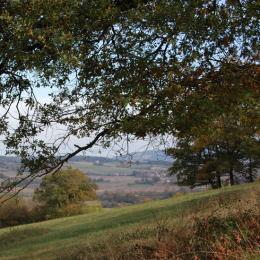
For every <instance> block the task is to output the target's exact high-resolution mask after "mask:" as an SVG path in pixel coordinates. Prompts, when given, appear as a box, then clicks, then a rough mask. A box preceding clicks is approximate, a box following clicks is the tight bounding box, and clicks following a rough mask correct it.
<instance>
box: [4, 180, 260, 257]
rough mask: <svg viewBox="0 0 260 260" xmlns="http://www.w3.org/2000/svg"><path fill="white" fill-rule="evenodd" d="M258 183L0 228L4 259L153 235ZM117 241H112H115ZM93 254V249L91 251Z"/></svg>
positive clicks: (259, 186)
mask: <svg viewBox="0 0 260 260" xmlns="http://www.w3.org/2000/svg"><path fill="white" fill-rule="evenodd" d="M249 191H254V192H257V193H259V191H260V183H259V182H256V183H253V184H246V185H239V186H234V187H227V188H223V189H221V190H210V191H206V192H198V193H189V194H184V195H178V196H175V197H173V198H170V199H167V200H160V201H152V202H147V203H144V204H139V205H134V206H127V207H123V208H115V209H102V210H101V211H100V212H96V213H90V214H85V215H79V216H74V217H67V218H60V219H55V220H49V221H44V222H40V223H34V224H28V225H22V226H17V227H12V228H4V229H0V259H65V258H66V256H67V255H70V254H71V252H72V251H77V250H80V249H81V248H86V247H87V248H93V250H97V251H98V250H99V249H98V248H104V247H105V246H106V245H107V244H111V243H112V244H113V245H116V244H118V243H125V242H129V243H130V241H131V240H133V241H134V240H135V239H141V238H142V237H144V238H146V239H147V238H149V236H154V235H155V229H154V226H155V222H156V221H157V220H158V219H162V218H165V219H166V218H167V221H170V222H172V223H175V224H176V223H177V224H181V222H182V220H183V218H184V217H187V216H191V215H192V214H195V213H198V212H199V213H200V212H201V214H202V213H203V212H205V211H208V210H209V208H211V207H212V206H214V205H215V204H214V203H215V202H216V198H217V201H218V205H219V206H221V205H222V204H225V203H226V204H227V205H228V204H229V205H232V204H233V203H234V202H235V201H237V200H239V198H240V197H243V196H246V194H248V192H249ZM112 240H113V241H112ZM93 254H95V252H94V253H93Z"/></svg>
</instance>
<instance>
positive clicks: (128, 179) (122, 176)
mask: <svg viewBox="0 0 260 260" xmlns="http://www.w3.org/2000/svg"><path fill="white" fill-rule="evenodd" d="M70 165H71V166H72V167H75V168H79V169H80V170H82V171H83V172H84V173H86V174H87V175H88V176H89V177H90V178H91V179H93V180H95V179H98V178H99V179H100V178H102V179H103V180H104V181H99V182H97V185H98V193H102V192H105V191H109V192H115V193H117V192H133V193H137V192H151V191H153V192H165V191H166V190H167V191H171V192H177V191H180V190H181V188H180V187H178V186H177V185H174V184H172V183H166V179H167V178H168V177H165V176H164V177H162V178H161V181H159V182H158V183H155V184H153V185H149V184H148V185H146V184H138V183H136V182H137V181H138V180H140V178H141V177H138V176H133V174H134V172H138V173H139V174H141V173H144V174H148V176H150V177H152V175H153V174H154V173H155V172H160V173H166V171H167V169H168V167H169V163H167V162H166V163H165V165H164V164H163V163H162V162H160V163H159V164H156V162H154V163H150V164H148V163H142V162H140V163H138V164H134V163H133V164H132V165H130V164H127V163H125V164H123V163H122V162H119V161H114V162H106V163H104V164H98V163H95V162H89V161H77V162H71V163H70ZM8 167H9V168H8ZM15 167H18V164H16V165H14V164H11V163H9V164H7V165H6V167H5V168H1V165H0V172H2V173H4V174H5V175H6V176H8V177H13V176H15V174H16V172H15ZM172 179H173V180H174V178H172ZM39 183H40V180H38V182H37V183H32V184H31V185H30V186H29V187H28V188H26V189H25V190H24V191H23V192H22V193H21V194H22V196H24V197H31V196H32V194H33V191H34V189H35V188H36V187H38V185H39ZM182 190H183V188H182Z"/></svg>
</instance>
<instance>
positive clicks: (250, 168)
mask: <svg viewBox="0 0 260 260" xmlns="http://www.w3.org/2000/svg"><path fill="white" fill-rule="evenodd" d="M249 181H250V182H254V177H253V170H252V160H251V158H250V159H249Z"/></svg>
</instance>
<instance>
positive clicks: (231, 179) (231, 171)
mask: <svg viewBox="0 0 260 260" xmlns="http://www.w3.org/2000/svg"><path fill="white" fill-rule="evenodd" d="M229 181H230V185H231V186H233V185H234V184H235V181H234V173H233V168H230V171H229Z"/></svg>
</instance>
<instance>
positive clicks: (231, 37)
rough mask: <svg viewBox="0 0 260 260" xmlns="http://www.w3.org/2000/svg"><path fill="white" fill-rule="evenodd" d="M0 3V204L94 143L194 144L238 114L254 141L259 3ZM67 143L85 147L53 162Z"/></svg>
mask: <svg viewBox="0 0 260 260" xmlns="http://www.w3.org/2000/svg"><path fill="white" fill-rule="evenodd" d="M0 3H1V4H0V86H1V88H0V107H1V110H0V113H1V119H0V135H1V136H3V143H4V144H5V147H6V151H7V154H13V155H17V156H19V157H20V158H21V165H22V166H21V169H20V173H21V175H20V177H19V178H18V179H17V180H16V181H15V182H13V183H11V184H9V185H8V186H4V187H2V188H1V191H2V193H3V194H6V193H5V191H9V190H11V189H12V188H13V187H15V186H16V185H17V184H21V183H26V185H28V184H29V183H30V181H32V180H33V179H35V178H37V177H39V176H43V175H45V174H48V173H51V172H56V171H58V170H59V169H60V168H61V167H62V165H63V164H64V163H65V162H66V161H68V160H69V159H70V158H72V157H73V156H75V155H77V154H79V153H80V152H82V151H85V150H87V149H89V148H91V147H92V146H93V145H95V144H100V143H101V144H103V145H105V146H106V145H109V142H110V141H111V140H113V139H116V138H120V137H122V136H124V135H125V134H129V135H133V136H135V137H137V138H144V137H145V136H147V135H149V136H158V135H162V134H167V135H172V136H176V137H178V138H183V137H186V136H188V135H192V136H196V135H198V134H200V133H201V129H204V128H205V129H209V128H210V122H213V121H214V120H218V119H219V118H220V117H221V116H223V115H225V114H226V113H227V112H231V111H232V110H233V112H234V113H235V112H236V109H237V108H238V107H239V108H240V111H241V118H247V115H250V117H249V119H248V120H251V121H252V122H253V124H254V126H255V127H254V135H255V136H256V135H258V137H259V102H258V101H259V29H260V28H259V27H260V26H259V18H260V17H259V16H260V14H259V13H260V11H259V10H260V9H259V3H258V1H256V0H232V1H231V0H226V1H220V0H210V1H206V0H198V1H188V0H181V1H176V0H160V1H157V0H151V1H149V0H147V1H141V0H140V1H138V0H132V1H124V0H120V1H116V0H95V1H94V0H85V1H76V0H72V1H66V0H54V1H43V0H38V1H30V0H28V1H4V0H2V1H0ZM39 89H41V90H42V89H45V90H46V93H48V102H41V101H40V100H38V99H37V94H36V92H37V90H39ZM12 111H13V112H12ZM257 117H258V119H257ZM12 120H15V123H12V122H11V121H12ZM254 120H255V121H254ZM55 126H59V127H62V129H63V130H64V131H63V134H62V136H58V137H57V138H56V140H54V141H51V142H48V141H47V140H46V139H44V138H42V137H41V134H42V133H44V131H46V129H51V128H55ZM72 136H76V137H77V138H83V137H91V138H93V139H92V141H90V142H89V143H87V144H82V146H77V145H76V146H75V147H74V150H73V151H71V152H67V153H63V152H62V145H63V144H64V143H65V142H66V141H67V140H68V139H69V138H71V137H72Z"/></svg>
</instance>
